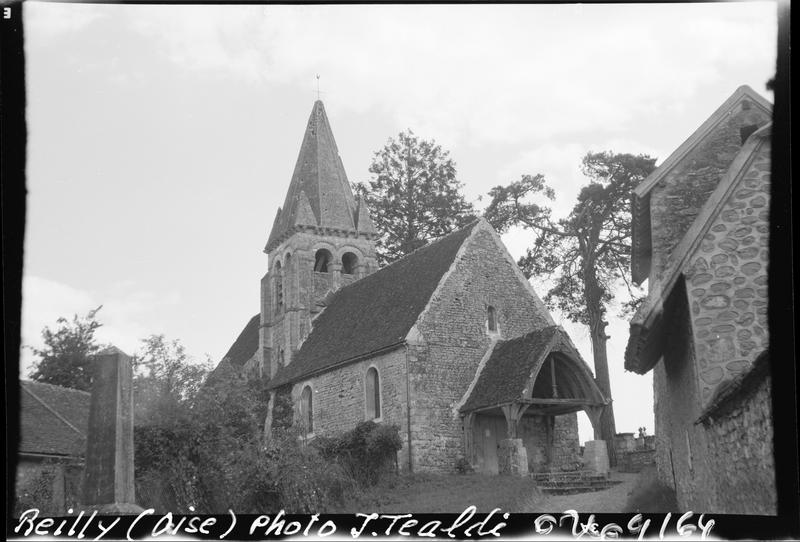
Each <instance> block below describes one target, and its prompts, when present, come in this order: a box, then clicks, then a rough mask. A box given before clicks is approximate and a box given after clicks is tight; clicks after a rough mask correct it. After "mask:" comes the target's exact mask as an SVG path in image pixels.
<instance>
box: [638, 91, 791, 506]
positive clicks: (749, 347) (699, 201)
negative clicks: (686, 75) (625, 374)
mask: <svg viewBox="0 0 800 542" xmlns="http://www.w3.org/2000/svg"><path fill="white" fill-rule="evenodd" d="M771 109H772V108H771V106H770V104H769V103H768V102H767V101H766V100H764V98H762V97H761V96H759V95H758V94H757V93H756V92H754V91H753V90H752V89H751V88H749V87H746V86H743V87H740V88H739V89H737V90H736V91H735V92H734V93H733V94H732V95H731V96H730V98H728V99H727V100H726V101H725V102H724V103H723V104H722V106H720V107H719V108H718V109H717V110H716V111H715V112H714V113H713V114H712V115H711V116H710V117H709V119H708V120H706V121H705V122H704V123H703V124H702V126H701V127H700V128H699V129H698V130H697V131H695V133H694V134H692V136H690V137H689V139H687V141H686V142H685V143H683V144H682V145H681V146H680V147H679V148H678V149H677V150H676V151H675V152H674V153H673V154H672V155H671V156H670V157H669V158H667V159H666V160H665V161H664V162H663V163H662V164H661V165H660V166H659V167H658V169H656V170H655V171H654V172H653V173H652V174H651V175H650V176H649V177H648V178H647V179H645V181H643V182H642V184H641V186H639V187H638V188H637V189H636V190H635V197H634V209H633V213H634V243H633V257H632V267H633V274H634V279H635V280H636V281H637V282H640V283H641V282H643V281H644V280H648V296H647V298H646V299H645V301H644V303H643V304H642V305H641V306H640V307H639V309H638V310H637V312H636V314H635V315H634V317H633V319H632V321H631V325H630V328H631V334H630V338H629V340H628V345H627V349H626V352H625V368H626V369H628V370H630V371H634V372H636V373H639V374H645V373H647V372H649V371H653V385H654V388H655V390H654V392H655V423H656V427H655V433H656V463H657V466H658V473H659V477H660V478H661V480H662V481H663V482H664V483H665V484H667V485H669V486H672V487H673V488H674V489H675V491H676V494H677V498H678V505H679V507H680V508H681V509H685V510H705V511H708V512H717V513H730V514H748V513H749V514H775V513H776V490H775V469H774V459H773V453H772V440H773V428H772V412H771V405H772V400H771V393H772V392H771V378H770V375H769V370H768V369H769V367H768V362H767V359H768V356H767V355H766V351H767V349H768V347H769V329H768V326H767V303H768V296H767V264H768V262H769V197H770V185H771V178H770V172H771V144H772V141H771V139H772V138H771V124H770V122H771Z"/></svg>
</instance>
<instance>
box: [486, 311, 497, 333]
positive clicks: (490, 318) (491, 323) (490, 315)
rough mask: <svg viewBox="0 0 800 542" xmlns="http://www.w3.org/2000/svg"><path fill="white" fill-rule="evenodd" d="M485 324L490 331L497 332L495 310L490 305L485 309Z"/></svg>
mask: <svg viewBox="0 0 800 542" xmlns="http://www.w3.org/2000/svg"><path fill="white" fill-rule="evenodd" d="M486 326H487V328H488V329H489V331H490V332H492V333H496V332H497V311H495V309H494V307H492V306H491V305H489V307H488V308H487V309H486Z"/></svg>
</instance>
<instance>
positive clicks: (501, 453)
mask: <svg viewBox="0 0 800 542" xmlns="http://www.w3.org/2000/svg"><path fill="white" fill-rule="evenodd" d="M497 464H498V468H499V471H500V474H514V475H517V476H525V475H527V474H528V451H527V450H526V449H525V445H524V444H523V443H522V439H521V438H507V439H503V440H501V441H500V445H499V447H498V450H497Z"/></svg>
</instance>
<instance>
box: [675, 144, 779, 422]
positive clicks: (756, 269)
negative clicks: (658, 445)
mask: <svg viewBox="0 0 800 542" xmlns="http://www.w3.org/2000/svg"><path fill="white" fill-rule="evenodd" d="M769 190H770V145H769V141H768V140H765V141H764V143H762V144H761V146H760V148H759V150H758V152H757V154H756V156H755V157H754V158H753V161H752V162H751V163H750V165H749V167H748V168H747V169H746V171H745V173H744V174H743V175H742V176H741V178H740V179H739V180H738V182H737V183H736V185H735V187H734V188H733V192H732V197H731V198H730V199H729V200H728V201H727V202H726V203H725V204H724V206H723V207H722V209H721V211H720V214H719V216H717V217H716V219H714V221H713V223H712V225H711V227H710V229H709V231H708V233H707V234H706V235H705V236H704V238H703V240H702V242H701V244H700V247H699V249H698V250H697V251H696V253H695V254H694V255H693V256H692V257H691V259H690V260H689V269H688V271H687V272H686V278H687V280H688V284H689V285H690V286H689V288H688V290H689V302H690V304H691V309H692V323H693V330H694V340H695V344H696V345H697V346H696V347H697V362H698V373H699V374H698V376H699V386H700V389H701V401H702V407H705V406H706V405H707V404H708V403H709V401H710V400H711V399H712V397H713V395H714V392H715V391H716V390H717V389H718V388H719V386H720V385H721V384H722V383H724V382H726V381H730V380H732V379H733V378H735V377H736V376H737V375H739V374H741V373H744V372H746V371H747V370H748V369H749V368H750V366H751V365H752V363H753V361H754V359H755V357H756V355H758V354H759V353H761V352H762V351H764V350H766V349H767V346H768V341H769V338H768V331H767V330H768V328H767V262H768V261H769V252H768V248H769Z"/></svg>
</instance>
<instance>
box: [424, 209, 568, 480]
mask: <svg viewBox="0 0 800 542" xmlns="http://www.w3.org/2000/svg"><path fill="white" fill-rule="evenodd" d="M495 236H496V234H494V232H493V231H491V227H490V226H489V225H488V224H486V223H482V224H479V225H478V226H476V231H475V233H474V234H473V236H472V238H471V239H469V240H467V241H466V243H467V245H466V247H465V248H464V252H463V258H462V259H461V260H460V262H459V263H458V264H457V265H456V266H455V268H454V269H453V270H452V272H451V274H450V275H449V276H447V278H446V281H445V283H444V285H443V287H442V289H441V291H440V292H439V294H437V296H435V298H434V299H432V300H431V302H430V303H429V306H428V308H427V309H426V310H427V312H426V313H425V314H424V316H423V317H422V319H421V320H420V322H418V331H419V338H418V339H417V340H416V343H417V344H415V345H412V346H410V347H409V368H410V369H409V370H410V372H411V386H412V392H411V393H412V403H411V405H412V406H411V417H412V428H413V430H412V448H413V456H414V468H415V469H418V470H425V471H438V472H451V471H452V470H453V467H454V466H455V462H456V460H457V459H458V457H459V456H462V455H463V454H464V443H463V430H462V423H461V418H460V415H459V413H458V407H459V405H460V402H461V401H462V399H463V397H464V394H465V392H466V391H467V389H468V387H469V385H470V383H471V382H472V380H473V379H474V377H475V374H476V371H477V368H478V364H479V363H480V360H481V358H482V357H483V356H484V354H485V353H486V351H487V349H488V348H489V347H490V345H491V343H492V340H493V339H495V338H498V337H500V338H506V339H508V338H512V337H517V336H519V335H523V334H525V333H528V332H530V331H533V330H534V329H538V328H541V327H544V326H546V325H550V324H551V323H552V319H551V318H550V316H549V314H548V313H547V312H546V309H544V306H543V305H542V303H541V301H540V300H538V298H536V297H534V296H533V295H532V294H531V293H530V291H529V290H528V289H527V287H526V286H525V284H524V283H523V281H524V278H523V279H522V280H520V277H521V274H519V271H518V270H516V271H515V270H514V267H512V266H516V264H515V263H514V262H513V260H511V258H510V257H509V256H507V252H506V251H505V248H504V247H502V245H501V244H498V243H499V238H496V237H495ZM490 305H491V306H493V307H495V309H496V314H497V320H498V327H499V334H494V335H492V334H490V333H489V332H488V330H487V307H488V306H490Z"/></svg>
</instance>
